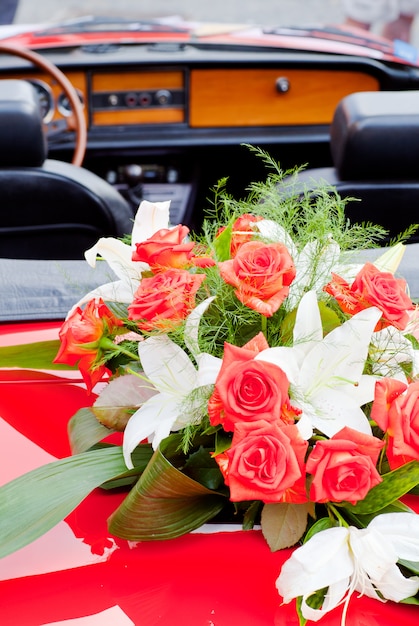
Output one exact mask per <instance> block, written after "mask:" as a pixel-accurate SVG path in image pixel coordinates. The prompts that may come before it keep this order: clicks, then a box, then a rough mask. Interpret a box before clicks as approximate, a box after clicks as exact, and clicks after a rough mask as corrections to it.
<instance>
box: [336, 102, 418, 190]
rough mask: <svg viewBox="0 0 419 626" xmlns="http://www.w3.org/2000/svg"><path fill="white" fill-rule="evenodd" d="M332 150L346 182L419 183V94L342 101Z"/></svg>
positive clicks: (337, 111)
mask: <svg viewBox="0 0 419 626" xmlns="http://www.w3.org/2000/svg"><path fill="white" fill-rule="evenodd" d="M331 152H332V158H333V162H334V165H335V167H336V169H337V170H338V173H339V176H340V177H341V179H343V180H383V179H387V180H388V179H396V180H397V179H399V180H400V179H403V180H409V179H415V180H418V179H419V91H377V92H359V93H354V94H351V95H349V96H346V97H345V98H343V99H342V100H341V102H340V103H339V104H338V106H337V108H336V111H335V114H334V118H333V121H332V127H331Z"/></svg>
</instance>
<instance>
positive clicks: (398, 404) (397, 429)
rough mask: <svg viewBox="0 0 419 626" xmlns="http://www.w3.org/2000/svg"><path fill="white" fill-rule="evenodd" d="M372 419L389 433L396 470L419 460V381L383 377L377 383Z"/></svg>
mask: <svg viewBox="0 0 419 626" xmlns="http://www.w3.org/2000/svg"><path fill="white" fill-rule="evenodd" d="M371 419H373V420H374V421H375V422H376V423H377V424H378V426H379V427H380V428H381V429H382V430H383V431H384V432H385V433H386V434H387V458H388V462H389V465H390V468H391V469H392V470H393V469H396V468H398V467H400V466H401V465H404V464H405V463H408V462H409V461H419V382H414V383H411V384H410V385H405V384H404V383H401V382H399V381H397V380H392V379H386V378H384V379H382V380H379V381H378V382H377V383H376V385H375V397H374V403H373V405H372V409H371Z"/></svg>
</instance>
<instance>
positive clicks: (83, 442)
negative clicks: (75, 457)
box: [68, 407, 114, 454]
mask: <svg viewBox="0 0 419 626" xmlns="http://www.w3.org/2000/svg"><path fill="white" fill-rule="evenodd" d="M113 432H114V431H113V430H110V429H109V428H106V426H102V424H100V422H98V420H97V418H96V416H95V414H94V413H93V411H92V409H91V408H90V407H86V408H84V409H79V410H78V411H77V413H75V414H74V415H73V417H72V418H71V419H70V421H69V423H68V436H69V440H70V447H71V451H72V453H73V454H80V453H81V452H86V451H87V450H89V449H90V448H91V447H92V446H94V445H96V444H97V443H98V442H99V441H102V439H105V437H107V436H108V435H110V434H111V433H113Z"/></svg>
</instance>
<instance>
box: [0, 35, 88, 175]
mask: <svg viewBox="0 0 419 626" xmlns="http://www.w3.org/2000/svg"><path fill="white" fill-rule="evenodd" d="M2 52H4V53H6V54H12V55H15V56H18V57H21V58H22V59H26V60H27V61H30V62H31V63H33V64H34V65H36V66H38V67H39V68H40V69H42V70H44V71H45V72H46V73H47V74H49V75H50V76H52V77H53V78H54V79H55V80H56V81H57V83H58V84H59V85H60V87H61V88H62V89H63V91H64V93H65V95H66V96H67V98H68V100H69V102H70V105H71V110H72V113H71V115H70V116H68V117H67V118H66V127H67V130H72V131H74V132H75V136H76V145H75V148H74V153H73V158H72V160H71V162H72V163H73V165H78V166H80V165H81V164H82V163H83V159H84V155H85V152H86V145H87V128H86V120H85V117H84V113H83V106H82V104H81V102H80V98H79V96H78V95H77V91H76V90H75V89H74V87H73V85H72V84H71V82H70V81H69V80H68V78H67V76H66V75H65V74H63V72H62V71H61V70H59V69H58V67H57V66H56V65H54V64H53V63H51V62H50V61H48V60H47V59H44V57H42V56H41V55H40V54H37V53H36V52H32V50H29V49H28V48H21V47H19V48H18V47H16V46H11V45H8V44H6V43H0V53H2Z"/></svg>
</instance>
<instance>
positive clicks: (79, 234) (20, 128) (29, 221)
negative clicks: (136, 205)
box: [0, 80, 133, 259]
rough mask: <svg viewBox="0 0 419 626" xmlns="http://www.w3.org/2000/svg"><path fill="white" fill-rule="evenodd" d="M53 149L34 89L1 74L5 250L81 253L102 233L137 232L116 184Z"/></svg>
mask: <svg viewBox="0 0 419 626" xmlns="http://www.w3.org/2000/svg"><path fill="white" fill-rule="evenodd" d="M46 150H47V146H46V140H45V135H44V131H43V126H42V120H41V113H40V107H39V103H38V99H37V95H36V93H35V90H34V88H33V87H32V85H30V84H29V83H27V82H25V81H18V80H2V81H0V257H2V258H14V259H23V258H26V259H81V258H83V253H84V251H85V250H86V249H87V248H89V247H90V246H91V245H93V244H94V243H95V242H96V241H97V239H98V238H99V237H103V236H114V237H120V236H123V235H125V234H127V233H130V232H131V230H132V220H133V211H132V209H131V207H130V206H129V204H128V203H127V202H126V200H125V199H124V198H123V197H122V196H121V195H120V194H119V193H118V191H117V190H116V189H114V188H113V187H112V186H111V185H109V184H108V183H107V182H106V181H105V180H103V179H102V178H100V177H98V176H96V175H95V174H93V173H92V172H90V171H88V170H86V169H83V168H81V167H77V166H74V165H71V164H70V163H65V162H62V161H55V160H51V159H47V158H46Z"/></svg>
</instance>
